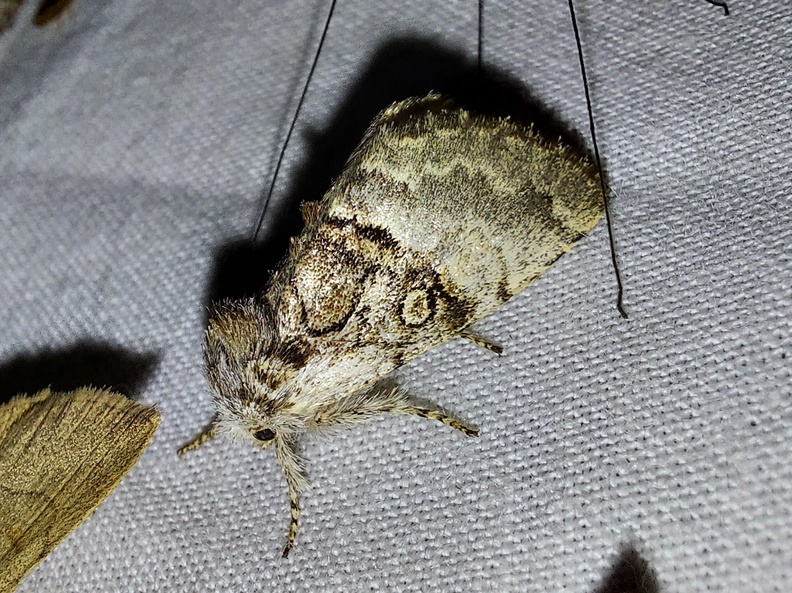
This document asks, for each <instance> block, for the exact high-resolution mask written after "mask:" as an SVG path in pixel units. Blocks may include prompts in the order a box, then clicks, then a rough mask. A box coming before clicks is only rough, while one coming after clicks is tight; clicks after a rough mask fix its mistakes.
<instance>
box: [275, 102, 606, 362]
mask: <svg viewBox="0 0 792 593" xmlns="http://www.w3.org/2000/svg"><path fill="white" fill-rule="evenodd" d="M603 209H604V204H603V199H602V194H601V188H600V183H599V175H598V173H597V170H596V167H594V166H593V165H592V164H590V163H589V162H588V161H587V160H586V159H585V158H583V157H581V156H580V155H578V154H577V153H575V152H574V151H573V150H572V149H570V148H568V147H566V146H564V145H562V144H559V143H558V142H550V141H548V140H546V139H545V138H543V137H542V136H541V135H540V134H539V133H538V132H536V131H534V130H533V129H532V128H531V127H528V126H525V125H523V124H521V123H518V122H515V121H512V120H509V119H504V118H497V117H491V116H485V115H477V114H473V113H471V112H469V111H466V110H464V109H461V108H459V107H456V106H455V105H453V103H452V102H451V101H450V100H449V99H446V98H444V97H441V96H439V95H429V96H427V97H423V98H415V99H408V100H406V101H402V102H400V103H396V104H395V105H393V106H391V107H390V108H388V109H387V110H385V111H384V112H383V113H382V114H381V115H380V116H379V117H378V118H377V120H375V121H374V122H373V123H372V125H371V127H370V128H369V130H368V131H367V133H366V135H365V137H364V138H363V140H362V142H361V143H360V145H359V147H358V148H357V149H356V151H355V152H354V153H353V155H352V156H351V157H350V159H349V161H348V162H347V165H346V167H345V168H344V170H343V172H342V173H341V175H340V176H339V178H338V179H337V180H336V181H335V183H334V184H333V185H332V187H331V188H330V189H329V191H328V192H327V193H326V194H325V196H324V198H323V199H322V201H321V202H320V203H318V204H316V203H314V204H308V205H307V206H306V207H305V208H304V214H305V218H306V228H305V230H304V232H303V234H302V235H301V236H300V237H299V239H297V240H296V241H295V242H294V244H293V245H292V249H291V251H290V254H289V257H288V258H287V261H286V262H285V265H284V266H283V268H282V269H281V270H280V271H279V272H278V273H277V274H276V276H275V277H274V279H273V283H272V285H271V290H270V291H269V294H268V296H269V297H270V302H271V303H272V305H273V309H274V310H276V311H277V312H278V315H277V318H278V326H279V330H280V331H281V335H282V336H284V335H291V336H295V337H299V336H305V335H306V333H307V334H308V335H309V336H312V338H313V339H312V340H311V341H312V342H313V346H314V347H316V348H318V349H320V350H321V349H325V351H326V352H327V351H328V350H331V349H332V348H338V353H337V355H339V356H341V355H343V350H344V349H346V348H348V347H349V346H353V347H355V348H366V347H370V348H371V349H372V350H374V349H377V350H378V351H379V352H383V353H384V352H388V353H390V354H391V355H392V356H389V357H388V358H389V360H388V361H383V362H384V364H380V365H372V367H375V370H376V371H377V372H375V373H372V374H376V375H379V376H382V375H383V374H385V373H387V372H390V370H392V369H393V368H395V366H398V365H399V364H403V363H404V362H406V361H407V360H409V359H411V358H413V357H414V356H416V355H418V354H421V353H422V352H424V351H426V350H428V349H429V348H432V347H434V346H437V345H438V344H440V343H442V342H444V341H446V340H448V339H451V338H455V337H458V336H459V335H460V332H461V331H462V330H464V328H465V327H466V326H468V325H469V324H471V323H474V322H475V321H477V320H479V319H481V318H482V317H484V316H485V315H487V314H489V313H491V312H492V311H494V310H495V309H496V308H497V307H498V306H499V305H501V304H503V303H504V302H505V301H506V300H508V299H509V298H511V297H512V296H514V295H515V294H517V293H519V292H520V291H521V290H523V289H524V288H525V287H526V286H527V285H528V284H529V283H530V282H531V281H533V280H535V279H536V278H537V277H538V276H539V275H541V274H542V273H543V272H544V271H545V270H546V269H547V268H549V267H550V266H551V265H552V264H553V262H555V261H556V260H557V259H558V258H559V257H560V256H561V255H562V254H564V253H565V252H567V251H568V250H569V249H570V248H571V247H572V246H573V245H574V244H575V243H576V242H577V241H578V240H580V239H581V238H582V237H583V236H585V234H586V233H587V232H588V231H589V230H591V228H592V227H593V226H594V225H595V224H596V223H597V221H598V220H599V219H600V217H601V216H602V214H603ZM330 336H332V337H333V340H332V341H330V340H323V339H322V338H323V337H330ZM327 353H329V352H327Z"/></svg>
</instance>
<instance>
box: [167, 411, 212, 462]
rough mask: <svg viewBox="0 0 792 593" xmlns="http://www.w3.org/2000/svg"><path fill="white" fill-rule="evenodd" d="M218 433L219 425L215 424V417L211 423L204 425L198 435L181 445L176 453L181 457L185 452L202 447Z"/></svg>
mask: <svg viewBox="0 0 792 593" xmlns="http://www.w3.org/2000/svg"><path fill="white" fill-rule="evenodd" d="M216 435H217V426H216V425H215V420H214V419H213V420H212V421H211V422H210V423H209V424H207V425H206V426H204V427H203V429H202V430H201V432H200V433H199V434H198V436H196V437H195V438H194V439H193V440H191V441H190V442H189V443H187V444H186V445H184V446H182V447H180V448H179V450H178V451H176V454H177V455H178V456H179V457H181V456H182V455H184V454H185V453H188V452H190V451H193V450H195V449H197V448H198V447H200V446H201V445H203V444H204V443H207V442H208V441H210V440H212V439H213V438H214V437H215V436H216Z"/></svg>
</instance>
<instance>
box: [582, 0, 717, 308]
mask: <svg viewBox="0 0 792 593" xmlns="http://www.w3.org/2000/svg"><path fill="white" fill-rule="evenodd" d="M707 1H708V2H709V1H712V0H707ZM568 2H569V16H570V17H571V18H572V28H573V29H574V31H575V43H576V44H577V50H578V59H579V60H580V74H581V76H582V78H583V89H584V90H585V91H586V107H587V108H588V118H589V130H590V131H591V142H592V144H593V146H594V160H595V161H596V163H597V170H598V171H599V178H600V188H601V189H602V200H603V203H604V204H605V223H606V225H607V227H608V239H609V242H610V252H611V262H613V273H614V274H615V276H616V285H617V287H618V290H619V294H618V297H617V298H616V308H617V309H618V310H619V313H621V316H622V317H624V318H625V319H627V313H626V312H625V310H624V303H623V300H622V297H623V295H624V287H623V286H622V279H621V273H620V272H619V264H618V262H617V261H616V245H615V243H614V241H613V226H612V225H611V215H610V204H609V200H608V192H607V190H606V189H605V174H604V173H603V171H602V162H601V160H600V154H599V148H598V147H597V133H596V131H595V129H594V111H593V110H592V107H591V94H590V92H589V85H588V77H587V76H586V64H585V62H584V60H583V46H582V44H581V43H580V32H579V31H578V25H577V17H576V16H575V7H574V4H573V2H572V0H568Z"/></svg>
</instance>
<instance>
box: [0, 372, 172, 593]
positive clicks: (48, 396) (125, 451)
mask: <svg viewBox="0 0 792 593" xmlns="http://www.w3.org/2000/svg"><path fill="white" fill-rule="evenodd" d="M158 425H159V412H157V410H155V409H154V408H152V407H149V406H143V405H140V404H137V403H135V402H133V401H131V400H129V399H128V398H126V397H123V396H121V395H118V394H115V393H111V392H109V391H101V390H95V389H90V388H81V389H78V390H76V391H74V392H70V393H66V394H60V393H50V391H49V390H48V389H46V390H44V391H42V392H40V393H38V394H36V395H34V396H32V397H27V396H20V397H16V398H14V399H12V400H11V401H10V402H8V403H7V404H4V405H3V406H0V593H5V592H7V591H13V589H14V588H15V587H16V585H17V584H18V583H19V581H20V580H21V579H22V578H23V577H24V576H25V575H26V574H27V573H28V572H29V571H30V570H31V569H32V568H33V567H34V566H35V565H36V564H37V563H38V562H39V561H40V560H41V559H43V558H44V557H45V556H46V555H47V554H49V553H50V552H51V551H52V549H53V548H54V547H55V546H56V545H57V544H58V543H59V542H60V541H61V540H62V539H63V538H64V537H66V535H68V534H69V533H70V532H71V531H72V530H73V529H74V528H75V527H76V526H77V525H78V524H79V523H80V522H81V521H82V520H83V519H85V517H87V516H88V514H89V513H90V512H91V511H92V510H93V509H94V508H96V506H97V505H99V503H101V502H102V501H103V500H104V499H105V498H106V497H107V495H108V494H110V492H112V490H113V489H114V488H115V487H116V486H117V485H118V483H119V482H120V481H121V478H123V477H124V475H125V474H126V473H127V472H128V471H129V469H130V468H131V467H132V466H133V465H134V464H135V461H137V459H138V457H139V456H140V454H141V453H142V452H143V451H144V450H145V448H146V447H147V446H148V444H149V443H150V442H151V439H152V437H153V436H154V432H155V431H156V429H157V426H158Z"/></svg>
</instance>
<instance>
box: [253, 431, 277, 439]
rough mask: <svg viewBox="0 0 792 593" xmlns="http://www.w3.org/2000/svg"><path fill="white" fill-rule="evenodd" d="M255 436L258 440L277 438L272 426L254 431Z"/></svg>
mask: <svg viewBox="0 0 792 593" xmlns="http://www.w3.org/2000/svg"><path fill="white" fill-rule="evenodd" d="M253 438H254V439H256V440H257V441H271V440H272V439H274V438H275V431H274V430H272V429H271V428H264V429H263V430H257V431H256V432H254V433H253Z"/></svg>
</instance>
